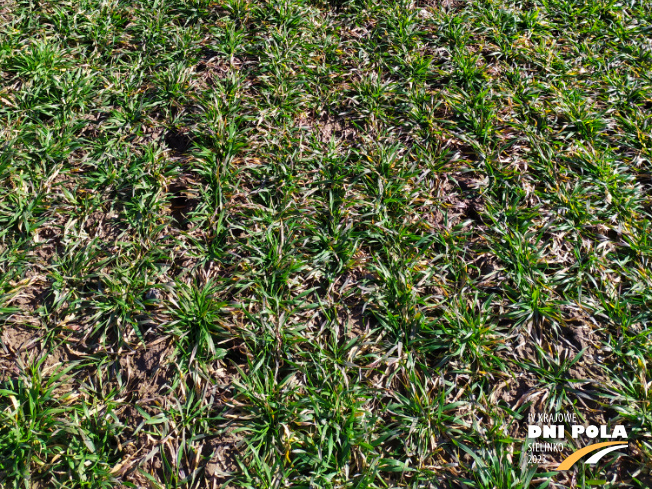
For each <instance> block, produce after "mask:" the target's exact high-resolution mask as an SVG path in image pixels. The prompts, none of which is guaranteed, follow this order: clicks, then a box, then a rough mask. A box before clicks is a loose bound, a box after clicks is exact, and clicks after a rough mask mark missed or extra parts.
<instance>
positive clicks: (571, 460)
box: [555, 441, 627, 470]
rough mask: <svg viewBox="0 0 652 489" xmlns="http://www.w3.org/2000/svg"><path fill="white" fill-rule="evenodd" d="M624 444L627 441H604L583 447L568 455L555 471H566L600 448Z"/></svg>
mask: <svg viewBox="0 0 652 489" xmlns="http://www.w3.org/2000/svg"><path fill="white" fill-rule="evenodd" d="M625 443H627V441H605V442H603V443H595V444H593V445H589V446H588V447H584V448H582V449H581V450H578V451H576V452H575V453H572V454H571V455H569V456H568V458H566V459H565V460H564V461H563V462H562V463H560V464H559V467H557V468H556V469H555V470H568V469H570V468H571V467H572V466H573V465H574V464H575V462H577V461H578V460H579V459H581V458H582V457H583V456H584V455H586V454H587V453H591V452H595V451H596V450H598V449H600V448H602V447H610V446H611V445H623V444H625Z"/></svg>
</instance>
